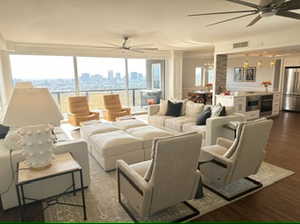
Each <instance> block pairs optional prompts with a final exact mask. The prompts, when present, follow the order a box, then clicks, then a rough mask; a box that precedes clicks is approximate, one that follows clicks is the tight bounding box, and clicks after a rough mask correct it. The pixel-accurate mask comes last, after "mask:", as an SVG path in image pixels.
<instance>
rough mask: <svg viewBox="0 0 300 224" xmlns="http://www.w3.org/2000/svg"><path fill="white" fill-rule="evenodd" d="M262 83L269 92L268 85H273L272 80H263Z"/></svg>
mask: <svg viewBox="0 0 300 224" xmlns="http://www.w3.org/2000/svg"><path fill="white" fill-rule="evenodd" d="M261 84H262V85H263V86H264V87H265V88H266V92H268V87H269V86H270V85H272V83H271V82H270V81H263V82H262V83H261Z"/></svg>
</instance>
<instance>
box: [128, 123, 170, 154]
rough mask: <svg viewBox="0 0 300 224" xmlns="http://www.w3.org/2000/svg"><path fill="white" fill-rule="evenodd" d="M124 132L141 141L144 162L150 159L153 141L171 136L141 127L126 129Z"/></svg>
mask: <svg viewBox="0 0 300 224" xmlns="http://www.w3.org/2000/svg"><path fill="white" fill-rule="evenodd" d="M126 132H127V133H128V134H130V135H132V136H134V137H136V138H138V139H140V140H142V141H143V148H144V157H145V158H144V160H149V159H151V153H152V142H153V139H155V138H159V137H166V136H172V134H171V133H169V132H167V131H165V130H162V129H159V128H156V127H152V126H142V127H136V128H130V129H127V130H126Z"/></svg>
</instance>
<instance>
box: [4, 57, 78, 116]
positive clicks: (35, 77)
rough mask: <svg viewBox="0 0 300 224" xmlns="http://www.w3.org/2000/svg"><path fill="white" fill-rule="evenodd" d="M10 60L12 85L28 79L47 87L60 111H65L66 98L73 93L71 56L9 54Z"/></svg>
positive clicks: (73, 82) (39, 85)
mask: <svg viewBox="0 0 300 224" xmlns="http://www.w3.org/2000/svg"><path fill="white" fill-rule="evenodd" d="M10 61H11V69H12V79H13V83H14V85H15V84H16V83H17V82H24V81H29V82H32V84H33V85H34V86H36V87H43V88H48V89H49V91H50V92H51V93H52V95H53V96H54V99H55V100H56V101H57V103H58V104H59V105H60V107H61V111H62V112H67V108H68V107H67V99H68V97H69V96H70V95H74V93H75V79H74V65H73V57H66V56H44V55H43V56H41V55H10Z"/></svg>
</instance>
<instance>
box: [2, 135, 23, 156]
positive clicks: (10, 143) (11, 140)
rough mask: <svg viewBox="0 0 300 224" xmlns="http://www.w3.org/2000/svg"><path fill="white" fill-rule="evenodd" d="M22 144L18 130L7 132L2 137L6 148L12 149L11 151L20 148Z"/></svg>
mask: <svg viewBox="0 0 300 224" xmlns="http://www.w3.org/2000/svg"><path fill="white" fill-rule="evenodd" d="M22 145H23V138H22V136H21V135H20V134H19V131H18V130H17V131H10V132H8V134H7V135H6V137H5V139H4V146H5V147H6V148H7V149H8V150H12V151H16V150H20V149H22Z"/></svg>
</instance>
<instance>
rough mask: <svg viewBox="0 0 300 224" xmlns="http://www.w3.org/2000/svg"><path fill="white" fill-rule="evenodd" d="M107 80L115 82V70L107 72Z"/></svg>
mask: <svg viewBox="0 0 300 224" xmlns="http://www.w3.org/2000/svg"><path fill="white" fill-rule="evenodd" d="M107 79H108V80H109V81H113V80H114V71H113V70H109V71H108V72H107Z"/></svg>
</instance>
